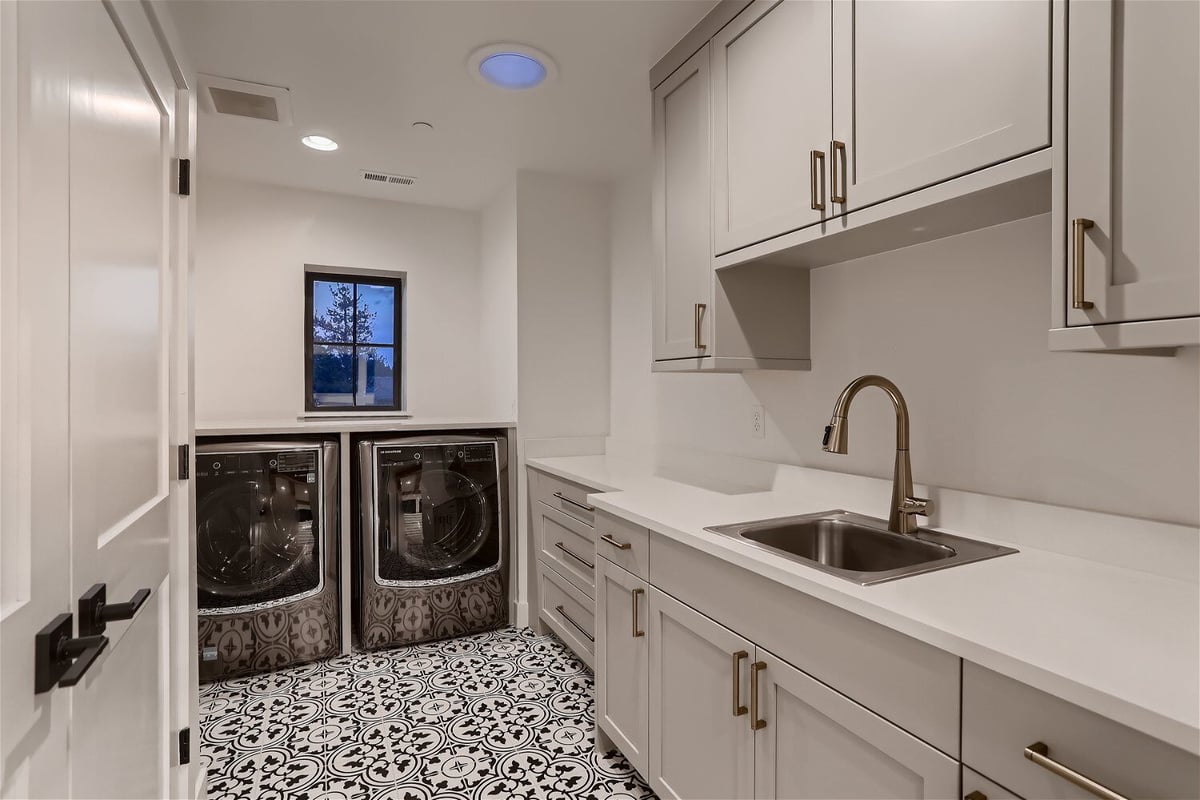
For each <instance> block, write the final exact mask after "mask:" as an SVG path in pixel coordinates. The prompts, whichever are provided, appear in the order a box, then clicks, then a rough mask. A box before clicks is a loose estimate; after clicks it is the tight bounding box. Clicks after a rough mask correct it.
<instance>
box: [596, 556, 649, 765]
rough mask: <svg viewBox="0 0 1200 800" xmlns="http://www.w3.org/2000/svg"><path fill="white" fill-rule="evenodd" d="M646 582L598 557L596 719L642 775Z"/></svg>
mask: <svg viewBox="0 0 1200 800" xmlns="http://www.w3.org/2000/svg"><path fill="white" fill-rule="evenodd" d="M647 616H648V614H647V609H646V582H645V581H643V580H642V579H640V578H637V577H634V576H633V575H631V574H629V573H628V572H626V571H625V570H623V569H621V568H620V567H618V566H617V565H615V564H613V563H612V562H610V561H608V560H607V559H604V558H598V559H596V634H595V635H596V643H595V645H596V724H597V725H599V726H600V727H601V728H603V729H604V732H605V733H607V734H608V735H609V737H610V738H611V739H612V740H613V743H614V744H616V746H617V748H618V749H619V750H620V751H621V752H622V753H623V754H624V755H625V758H627V759H629V763H630V764H632V765H633V767H634V769H636V770H637V771H638V772H639V773H640V774H642V775H646V773H647V771H646V767H647V764H648V761H649V759H648V757H647V753H646V741H647V736H648V734H649V705H648V702H647V694H646V688H647V683H648V680H649V653H650V647H649V644H648V640H647V638H646V620H647Z"/></svg>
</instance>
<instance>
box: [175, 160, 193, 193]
mask: <svg viewBox="0 0 1200 800" xmlns="http://www.w3.org/2000/svg"><path fill="white" fill-rule="evenodd" d="M178 191H179V196H180V197H190V196H191V194H192V160H191V159H190V158H181V159H179V187H178Z"/></svg>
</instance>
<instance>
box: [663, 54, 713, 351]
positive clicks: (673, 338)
mask: <svg viewBox="0 0 1200 800" xmlns="http://www.w3.org/2000/svg"><path fill="white" fill-rule="evenodd" d="M708 53H709V50H708V46H707V45H706V46H705V47H704V48H703V49H702V50H700V51H699V52H698V53H696V54H695V55H694V56H692V57H691V58H690V59H688V61H687V62H686V63H685V64H684V65H683V66H681V67H680V68H679V69H677V70H675V72H673V73H671V77H669V78H667V79H666V80H665V81H663V83H662V84H660V85H659V87H658V88H657V89H655V90H654V165H655V173H654V209H653V213H654V249H655V266H654V358H655V360H656V361H663V360H667V359H673V358H696V357H697V356H703V355H706V352H705V351H706V350H707V346H708V345H709V343H710V342H711V337H710V334H709V331H710V330H711V325H710V323H709V319H710V315H709V314H708V313H707V311H708V307H709V306H710V305H711V304H712V301H711V295H712V199H711V192H710V187H711V181H712V178H711V175H712V168H711V163H710V158H711V154H712V148H711V146H710V137H709V130H710V126H711V122H710V120H709V83H708Z"/></svg>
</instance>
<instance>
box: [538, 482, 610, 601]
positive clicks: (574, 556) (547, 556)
mask: <svg viewBox="0 0 1200 800" xmlns="http://www.w3.org/2000/svg"><path fill="white" fill-rule="evenodd" d="M535 511H536V512H537V513H538V525H539V530H540V535H539V543H540V548H541V558H542V560H543V561H546V562H548V563H550V564H551V565H552V566H553V567H554V569H555V571H557V572H558V573H559V574H560V575H562V576H563V577H564V578H566V579H567V580H569V581H570V582H571V583H573V584H575V587H576V588H578V589H579V590H580V591H582V592H583V593H584V594H586V595H587V596H588V597H595V596H596V543H595V536H596V531H595V529H593V528H592V527H591V526H590V525H588V524H586V523H584V522H580V521H579V520H577V519H575V518H574V517H572V516H570V515H568V514H564V513H563V512H561V511H556V510H555V509H553V508H550V507H549V506H547V505H545V504H544V503H537V504H535Z"/></svg>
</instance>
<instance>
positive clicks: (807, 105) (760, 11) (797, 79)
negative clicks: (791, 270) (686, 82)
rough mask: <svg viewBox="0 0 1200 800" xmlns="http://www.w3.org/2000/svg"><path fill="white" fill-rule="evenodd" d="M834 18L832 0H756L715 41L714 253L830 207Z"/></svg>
mask: <svg viewBox="0 0 1200 800" xmlns="http://www.w3.org/2000/svg"><path fill="white" fill-rule="evenodd" d="M831 22H832V6H831V4H830V0H785V1H784V2H780V0H758V1H757V2H755V3H752V4H751V5H750V6H749V7H748V8H747V9H746V10H745V11H743V12H742V13H741V14H739V15H738V16H737V18H736V19H734V20H733V22H731V23H729V24H728V25H726V26H725V27H724V28H723V29H721V31H720V32H719V33H718V34H717V35H716V37H715V38H714V39H713V40H712V45H711V46H712V57H713V146H714V158H715V165H716V169H715V170H714V173H713V183H714V201H715V202H714V207H713V219H714V223H715V231H716V252H717V253H728V252H729V251H731V250H736V249H737V248H739V247H744V246H746V245H749V244H754V243H755V242H760V241H763V240H766V239H770V238H772V237H775V236H778V235H779V234H781V233H787V232H788V231H792V230H795V229H797V228H802V227H804V226H806V225H812V224H815V223H818V222H820V221H821V220H823V219H824V218H825V216H826V215H827V214H828V213H830V212H831V211H832V207H831V204H830V202H829V187H828V183H827V182H826V174H827V170H826V167H827V158H826V153H825V148H826V147H828V145H829V132H830V129H831V125H832V121H831V119H832V118H831V103H832V93H833V84H832V76H831V72H830V41H829V31H830V25H831Z"/></svg>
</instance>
